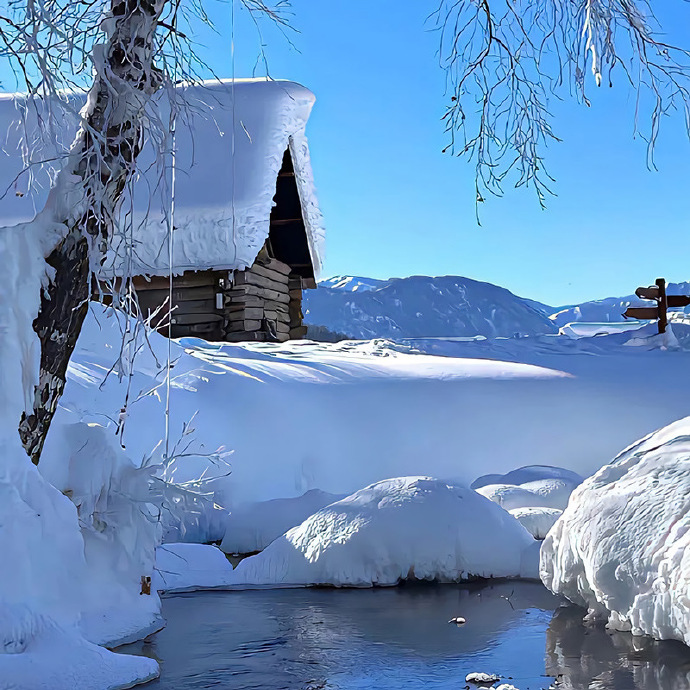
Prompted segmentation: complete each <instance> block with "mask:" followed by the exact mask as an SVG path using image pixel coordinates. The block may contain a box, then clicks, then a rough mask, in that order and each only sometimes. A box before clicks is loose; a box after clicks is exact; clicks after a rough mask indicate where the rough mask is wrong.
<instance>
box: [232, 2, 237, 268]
mask: <svg viewBox="0 0 690 690" xmlns="http://www.w3.org/2000/svg"><path fill="white" fill-rule="evenodd" d="M230 76H231V78H232V85H231V87H230V98H231V99H232V105H231V107H232V133H231V135H230V158H231V172H232V187H231V192H230V209H231V213H232V246H233V247H234V252H235V256H234V261H235V263H236V262H237V238H236V237H235V180H236V179H237V178H236V177H235V0H230Z"/></svg>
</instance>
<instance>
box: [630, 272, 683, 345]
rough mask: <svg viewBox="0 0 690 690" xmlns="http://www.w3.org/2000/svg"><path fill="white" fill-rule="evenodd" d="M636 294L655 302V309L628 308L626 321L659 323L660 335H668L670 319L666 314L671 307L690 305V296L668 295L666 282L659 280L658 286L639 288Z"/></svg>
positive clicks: (662, 279)
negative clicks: (637, 320)
mask: <svg viewBox="0 0 690 690" xmlns="http://www.w3.org/2000/svg"><path fill="white" fill-rule="evenodd" d="M635 294H636V295H637V296H638V297H639V298H640V299H649V300H654V301H655V302H656V303H657V304H656V306H655V307H628V308H627V309H626V310H625V312H624V313H623V316H624V317H625V318H626V319H642V320H646V319H651V320H656V321H658V322H659V333H666V326H667V325H668V319H667V317H666V312H667V310H668V309H669V308H670V307H687V306H688V305H690V295H667V294H666V280H665V279H664V278H657V279H656V285H650V286H649V287H639V288H637V290H635Z"/></svg>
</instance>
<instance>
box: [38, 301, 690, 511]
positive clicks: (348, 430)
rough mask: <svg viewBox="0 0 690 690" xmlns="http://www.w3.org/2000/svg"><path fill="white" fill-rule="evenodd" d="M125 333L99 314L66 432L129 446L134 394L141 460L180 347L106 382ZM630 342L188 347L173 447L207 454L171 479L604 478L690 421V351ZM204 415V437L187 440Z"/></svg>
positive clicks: (352, 485) (350, 482)
mask: <svg viewBox="0 0 690 690" xmlns="http://www.w3.org/2000/svg"><path fill="white" fill-rule="evenodd" d="M125 324H126V321H125V320H123V319H120V320H117V319H116V318H114V317H113V316H112V314H111V316H110V317H109V318H108V317H106V316H104V315H103V314H102V313H101V314H100V315H97V313H96V311H95V310H94V311H93V312H92V313H91V314H90V315H89V317H88V319H87V322H86V324H85V328H84V332H83V333H82V336H81V338H80V340H79V343H78V345H77V349H76V351H75V354H74V357H73V359H72V363H71V365H70V368H69V370H68V383H67V387H66V390H65V395H64V397H63V399H62V401H61V409H60V410H59V411H58V415H57V417H56V425H57V426H60V425H64V424H69V423H72V422H75V421H84V422H87V423H99V424H106V425H108V427H109V429H111V433H112V434H113V436H114V434H115V428H116V425H117V417H118V412H119V410H120V408H121V406H122V405H123V401H124V400H125V395H126V392H127V390H128V389H129V392H130V394H129V405H128V407H127V410H126V413H125V414H126V419H125V425H124V433H123V441H124V444H125V446H126V450H127V453H128V454H129V455H130V456H131V457H132V458H135V459H140V458H143V457H146V456H147V455H148V454H149V453H151V452H152V450H153V449H154V448H155V447H156V445H157V444H159V443H160V441H161V439H162V438H163V435H164V410H165V385H164V382H165V375H166V372H165V361H166V357H167V342H166V341H165V339H164V338H162V337H161V336H159V335H157V334H155V333H154V334H151V335H150V337H149V340H148V342H147V343H142V342H141V341H139V342H138V344H137V345H134V344H133V343H130V344H129V345H128V346H127V347H126V348H125V350H127V349H134V348H135V347H139V348H140V349H141V351H140V352H139V354H138V356H137V358H136V360H135V362H134V365H133V367H131V368H129V367H128V365H126V364H125V363H121V364H120V365H118V366H116V367H115V370H114V372H113V373H111V374H110V376H109V377H108V378H107V380H106V381H105V383H104V377H105V375H106V374H107V373H108V371H109V370H110V369H111V367H112V366H113V362H114V361H115V360H116V359H117V357H118V354H119V352H120V348H121V331H123V330H124V329H125ZM625 337H627V338H628V339H630V336H629V335H627V334H618V335H612V336H606V337H604V338H600V337H597V338H589V339H587V338H585V339H579V340H571V339H569V338H563V337H559V336H553V337H551V338H544V339H541V340H539V339H538V340H535V341H532V340H531V339H529V338H524V339H522V338H521V339H504V340H500V339H499V340H492V341H473V342H464V341H454V340H425V341H415V345H416V346H419V348H424V349H426V350H427V351H428V352H430V353H433V354H437V353H438V354H443V355H457V356H456V357H455V356H443V357H437V356H428V355H426V354H420V353H419V351H418V350H415V349H414V348H411V347H409V346H405V345H396V344H394V343H390V342H388V341H363V342H344V343H337V344H326V343H313V342H309V341H295V342H290V343H286V344H278V345H274V344H253V345H252V344H213V343H206V342H205V341H201V340H196V339H183V340H180V341H176V342H173V343H172V361H173V364H174V366H173V370H172V389H171V402H170V412H171V425H170V428H171V441H170V445H171V448H172V447H173V446H174V445H175V443H176V442H177V441H178V440H180V444H178V445H180V447H185V448H186V446H187V443H188V442H190V441H191V443H192V445H191V447H190V448H186V452H185V453H183V454H182V455H185V456H187V457H185V458H182V459H180V460H179V461H176V462H175V463H173V466H172V467H170V468H168V470H167V474H166V476H167V477H168V478H171V477H172V478H174V479H175V480H176V481H190V480H195V479H197V478H198V477H199V476H200V475H201V474H202V472H204V471H205V472H206V474H207V476H210V475H225V476H223V477H222V478H221V479H219V480H217V481H216V482H213V483H212V484H211V485H209V486H207V487H206V489H207V490H208V491H212V490H215V491H216V493H215V500H216V503H217V504H219V505H222V506H223V507H225V508H226V509H229V510H231V509H237V508H239V507H241V506H242V505H243V504H244V505H246V504H251V503H255V502H258V501H266V500H271V499H275V498H295V497H298V496H300V495H302V494H303V493H305V492H306V491H309V490H310V489H319V490H321V491H326V492H328V493H333V494H348V493H351V492H352V491H356V490H358V489H360V488H361V487H363V486H366V485H368V484H370V483H372V482H375V481H379V480H382V479H387V478H390V477H396V476H413V475H420V474H425V475H432V476H435V477H438V478H440V479H447V480H452V481H460V482H470V481H472V480H474V479H475V477H476V476H477V475H478V474H480V472H483V473H487V472H494V473H496V472H499V473H500V472H506V471H508V470H510V469H512V468H514V467H519V466H520V465H531V464H542V465H558V466H561V467H564V468H566V469H570V470H573V471H576V472H579V473H580V474H582V475H588V474H591V473H592V472H594V471H595V470H597V469H598V468H599V467H601V466H602V465H603V464H604V463H605V462H607V461H608V459H609V458H611V457H613V456H614V455H615V454H616V453H617V452H618V451H619V450H620V449H621V448H623V447H625V446H626V445H628V444H629V443H631V442H633V441H634V440H635V439H637V438H639V437H640V436H641V435H642V434H644V433H647V432H650V431H652V430H654V429H655V428H658V427H660V426H663V425H665V424H668V423H669V422H671V421H673V420H675V419H677V418H678V417H679V416H682V415H683V414H690V399H688V397H687V396H686V395H684V394H683V391H684V389H685V387H687V386H688V385H690V367H688V366H687V365H686V363H687V362H690V359H689V358H690V353H686V352H684V351H677V352H676V351H674V352H671V351H662V350H659V349H656V350H652V351H646V348H644V347H627V346H625V345H624V344H623V343H622V342H621V341H620V339H621V338H625ZM511 360H512V361H511ZM195 413H196V416H195V417H194V420H193V422H192V425H191V426H192V428H193V429H194V433H193V434H189V435H187V436H184V437H182V438H181V439H180V437H181V435H182V429H183V424H185V423H186V422H188V421H189V420H190V419H191V418H192V417H193V416H194V414H195ZM53 440H54V439H49V442H48V444H47V447H46V454H47V455H50V454H51V453H52V452H54V443H53ZM219 448H221V449H223V451H222V452H227V451H230V450H232V455H230V456H229V457H227V458H226V460H227V461H228V462H229V466H228V465H225V464H224V463H222V462H220V460H219V459H218V458H217V457H216V456H213V457H206V456H207V455H209V454H213V453H214V452H215V451H216V450H217V449H219ZM58 450H59V449H58ZM160 452H161V448H160V447H159V448H158V451H157V453H158V454H160ZM195 453H196V455H195ZM267 477H270V481H267V480H266V478H267Z"/></svg>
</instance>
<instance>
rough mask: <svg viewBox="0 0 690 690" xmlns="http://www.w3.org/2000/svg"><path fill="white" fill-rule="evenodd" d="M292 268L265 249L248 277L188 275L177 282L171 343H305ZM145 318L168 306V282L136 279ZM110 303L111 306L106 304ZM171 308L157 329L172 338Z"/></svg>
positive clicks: (299, 295)
mask: <svg viewBox="0 0 690 690" xmlns="http://www.w3.org/2000/svg"><path fill="white" fill-rule="evenodd" d="M303 281H304V279H303V278H302V277H301V276H299V275H297V274H296V273H294V272H293V270H292V269H291V267H290V266H288V265H287V264H285V263H283V262H282V261H279V260H277V259H275V258H273V257H271V256H270V254H269V252H268V251H267V249H266V248H264V249H262V251H261V253H260V254H259V256H258V257H257V260H256V261H255V262H254V265H253V266H251V267H250V268H248V269H246V270H244V271H234V272H233V271H231V272H229V273H228V271H187V272H185V273H184V274H182V275H181V276H175V277H174V278H173V291H172V304H173V307H174V308H173V312H172V314H171V322H172V328H171V333H172V337H173V338H181V337H185V336H197V337H200V338H204V339H205V340H211V341H229V342H240V341H263V342H284V341H286V340H296V339H300V338H304V336H305V335H306V333H307V327H306V326H304V325H303V319H304V315H303V313H302V284H303ZM134 287H135V289H136V292H137V298H138V300H139V308H140V310H141V313H142V314H143V315H144V317H147V316H148V315H149V314H152V313H153V312H155V310H156V309H158V308H159V307H161V305H163V304H165V301H166V299H167V298H168V294H169V284H168V279H167V278H166V277H156V276H154V277H152V278H148V279H147V278H144V277H141V276H138V277H136V278H135V279H134ZM106 301H108V300H106ZM167 311H168V310H167V306H166V307H163V308H162V309H161V310H160V313H159V315H158V317H157V318H156V319H155V321H154V322H153V326H154V327H156V326H158V325H160V328H159V332H160V333H161V334H162V335H166V336H167V334H168V328H167V319H168V314H167Z"/></svg>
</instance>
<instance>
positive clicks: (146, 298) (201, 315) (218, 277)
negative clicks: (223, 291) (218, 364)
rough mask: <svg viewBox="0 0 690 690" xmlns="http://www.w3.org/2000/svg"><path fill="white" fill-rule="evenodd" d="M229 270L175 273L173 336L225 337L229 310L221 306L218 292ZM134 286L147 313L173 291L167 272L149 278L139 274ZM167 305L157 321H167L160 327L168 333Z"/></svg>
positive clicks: (154, 308)
mask: <svg viewBox="0 0 690 690" xmlns="http://www.w3.org/2000/svg"><path fill="white" fill-rule="evenodd" d="M226 275H227V271H186V272H185V273H183V274H182V275H180V276H174V277H173V291H172V304H173V307H174V309H173V312H172V314H171V315H170V318H171V322H172V328H171V333H172V337H173V338H181V337H184V336H198V337H200V338H204V339H205V340H222V338H223V334H224V321H225V311H224V309H223V308H222V307H221V308H218V301H217V298H216V295H217V294H218V293H219V292H220V285H221V281H222V279H223V277H224V276H226ZM134 287H135V289H136V292H137V298H138V299H139V309H140V310H141V313H142V314H143V315H144V316H147V315H148V314H149V313H153V312H154V311H155V310H156V309H157V308H158V307H159V306H160V305H162V304H165V300H166V299H167V297H168V294H169V289H170V288H169V280H168V278H166V277H163V276H154V277H151V278H149V279H146V278H143V277H141V276H138V277H136V278H135V279H134ZM167 311H168V309H167V305H166V306H165V307H163V309H162V310H161V313H160V316H159V317H158V318H157V319H156V322H154V324H153V325H154V326H156V325H157V324H158V323H161V324H163V325H162V327H161V328H160V329H159V330H160V332H161V333H162V334H163V335H166V336H167V334H168V329H167V325H166V324H167Z"/></svg>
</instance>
